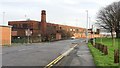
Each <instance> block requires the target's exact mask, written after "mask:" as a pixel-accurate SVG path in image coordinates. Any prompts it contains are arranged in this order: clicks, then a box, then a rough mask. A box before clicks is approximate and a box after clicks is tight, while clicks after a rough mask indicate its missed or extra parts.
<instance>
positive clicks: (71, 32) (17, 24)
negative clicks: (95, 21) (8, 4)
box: [8, 10, 86, 41]
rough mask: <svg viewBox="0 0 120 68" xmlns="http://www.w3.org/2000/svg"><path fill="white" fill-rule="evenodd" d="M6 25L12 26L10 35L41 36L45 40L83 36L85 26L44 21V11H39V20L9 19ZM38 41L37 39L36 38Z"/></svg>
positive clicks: (36, 37)
mask: <svg viewBox="0 0 120 68" xmlns="http://www.w3.org/2000/svg"><path fill="white" fill-rule="evenodd" d="M8 25H11V26H12V37H13V38H17V37H27V36H30V37H31V38H34V39H39V38H42V40H43V41H45V40H51V39H55V40H60V39H67V38H70V37H76V38H81V37H82V38H85V30H86V29H85V28H81V27H74V26H67V25H61V24H53V23H50V22H46V11H45V10H42V12H41V21H34V20H26V21H9V22H8ZM38 41H39V40H38Z"/></svg>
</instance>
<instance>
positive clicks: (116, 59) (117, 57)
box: [114, 49, 119, 63]
mask: <svg viewBox="0 0 120 68" xmlns="http://www.w3.org/2000/svg"><path fill="white" fill-rule="evenodd" d="M114 63H119V50H118V49H116V50H114Z"/></svg>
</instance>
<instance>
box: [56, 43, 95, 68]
mask: <svg viewBox="0 0 120 68" xmlns="http://www.w3.org/2000/svg"><path fill="white" fill-rule="evenodd" d="M56 66H95V64H94V61H93V57H92V55H91V53H90V50H89V48H88V46H87V45H86V43H85V42H82V43H80V44H79V45H78V46H77V47H76V48H75V49H74V50H73V51H72V52H71V53H70V54H69V55H68V56H66V57H65V58H63V59H62V60H61V61H60V62H59V63H58V64H56Z"/></svg>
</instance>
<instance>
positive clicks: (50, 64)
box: [44, 44, 77, 68]
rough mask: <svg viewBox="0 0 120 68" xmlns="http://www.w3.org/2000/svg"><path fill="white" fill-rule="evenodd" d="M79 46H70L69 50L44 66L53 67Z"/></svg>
mask: <svg viewBox="0 0 120 68" xmlns="http://www.w3.org/2000/svg"><path fill="white" fill-rule="evenodd" d="M76 46H77V44H76V45H74V46H73V47H72V48H70V49H69V50H68V51H66V52H65V53H63V54H62V55H60V56H58V57H57V58H56V59H54V60H53V61H52V62H50V63H49V64H48V65H46V66H45V67H44V68H51V67H52V66H53V65H55V64H56V63H57V62H59V61H60V60H61V59H62V58H63V57H65V56H67V55H68V54H69V53H70V52H71V51H72V50H73V49H74V48H75V47H76Z"/></svg>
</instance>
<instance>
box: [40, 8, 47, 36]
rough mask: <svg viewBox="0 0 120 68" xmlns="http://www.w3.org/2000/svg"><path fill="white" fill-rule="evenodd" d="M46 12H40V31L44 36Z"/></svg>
mask: <svg viewBox="0 0 120 68" xmlns="http://www.w3.org/2000/svg"><path fill="white" fill-rule="evenodd" d="M46 26H47V24H46V11H45V10H42V12H41V31H42V34H43V35H45V34H46Z"/></svg>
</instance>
